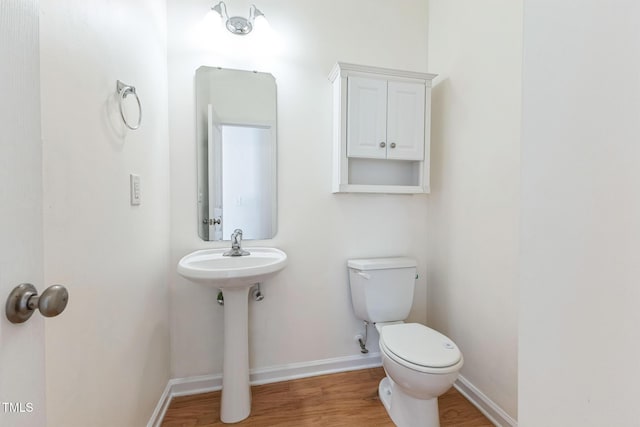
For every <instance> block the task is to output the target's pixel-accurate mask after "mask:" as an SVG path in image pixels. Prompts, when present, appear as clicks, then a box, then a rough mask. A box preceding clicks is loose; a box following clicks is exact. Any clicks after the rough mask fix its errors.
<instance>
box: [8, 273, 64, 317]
mask: <svg viewBox="0 0 640 427" xmlns="http://www.w3.org/2000/svg"><path fill="white" fill-rule="evenodd" d="M68 302H69V292H67V289H66V288H65V287H64V286H62V285H53V286H49V287H48V288H47V289H45V290H44V292H43V293H42V295H38V291H37V289H36V287H35V286H33V285H32V284H31V283H22V284H20V285H18V286H16V287H15V288H14V289H13V291H11V293H10V294H9V298H7V305H6V306H5V310H6V315H7V319H9V321H10V322H11V323H23V322H26V321H27V320H29V318H30V317H31V315H32V314H33V312H34V311H35V309H36V308H37V309H38V310H40V313H41V314H42V315H43V316H45V317H53V316H57V315H58V314H60V313H62V312H63V311H64V309H65V308H66V307H67V303H68Z"/></svg>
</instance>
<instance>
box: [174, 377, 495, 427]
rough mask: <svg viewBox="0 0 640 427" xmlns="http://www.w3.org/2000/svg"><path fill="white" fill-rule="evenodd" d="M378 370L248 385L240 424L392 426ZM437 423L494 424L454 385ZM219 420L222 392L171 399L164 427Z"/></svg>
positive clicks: (444, 426)
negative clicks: (245, 415) (247, 406)
mask: <svg viewBox="0 0 640 427" xmlns="http://www.w3.org/2000/svg"><path fill="white" fill-rule="evenodd" d="M383 377H384V370H383V369H382V368H373V369H364V370H360V371H352V372H345V373H340V374H332V375H323V376H318V377H311V378H303V379H299V380H294V381H287V382H281V383H274V384H265V385H260V386H254V387H252V388H251V393H252V405H251V416H249V418H247V419H246V420H244V421H241V422H239V423H236V424H235V425H238V426H254V427H264V426H282V427H289V426H290V427H300V426H321V427H353V426H366V427H378V426H379V427H393V422H391V419H390V418H389V416H388V415H387V412H386V411H385V409H384V407H383V406H382V403H381V402H380V400H379V398H378V383H379V382H380V380H381V379H382V378H383ZM438 404H439V407H440V424H441V427H454V426H455V427H491V426H492V425H493V424H491V422H489V420H488V419H487V418H485V417H484V415H482V413H481V412H480V411H478V409H476V407H475V406H473V405H472V404H471V403H469V401H467V400H466V399H465V398H464V397H463V396H462V395H461V394H460V393H458V392H457V391H456V390H455V389H453V388H452V389H451V390H449V391H448V392H447V393H445V394H444V395H442V396H441V397H440V399H439V402H438ZM222 425H226V424H224V423H222V422H221V421H220V392H219V391H218V392H213V393H203V394H198V395H194V396H184V397H177V398H175V399H173V401H172V402H171V405H170V406H169V409H168V410H167V413H166V415H165V417H164V420H163V422H162V427H213V426H222Z"/></svg>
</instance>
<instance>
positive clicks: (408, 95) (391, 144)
mask: <svg viewBox="0 0 640 427" xmlns="http://www.w3.org/2000/svg"><path fill="white" fill-rule="evenodd" d="M425 91H426V86H425V85H424V83H412V82H392V81H390V82H389V93H388V97H389V106H388V111H387V147H388V148H387V158H388V159H400V160H423V158H424V118H425V111H424V109H425V103H424V101H425Z"/></svg>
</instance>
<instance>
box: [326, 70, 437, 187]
mask: <svg viewBox="0 0 640 427" xmlns="http://www.w3.org/2000/svg"><path fill="white" fill-rule="evenodd" d="M435 77H436V75H435V74H428V73H417V72H411V71H401V70H392V69H387V68H379V67H368V66H362V65H355V64H347V63H342V62H339V63H337V64H336V66H335V67H334V69H333V71H332V72H331V74H330V76H329V80H331V82H332V83H333V100H334V101H333V102H334V105H333V108H334V171H333V192H334V193H342V192H352V193H357V192H361V193H406V194H411V193H428V192H429V133H430V116H431V81H432V80H433V79H434V78H435Z"/></svg>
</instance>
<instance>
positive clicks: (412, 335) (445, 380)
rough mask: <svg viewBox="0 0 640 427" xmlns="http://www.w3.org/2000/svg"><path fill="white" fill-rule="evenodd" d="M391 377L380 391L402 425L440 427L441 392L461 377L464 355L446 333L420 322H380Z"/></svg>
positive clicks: (384, 362)
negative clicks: (439, 398)
mask: <svg viewBox="0 0 640 427" xmlns="http://www.w3.org/2000/svg"><path fill="white" fill-rule="evenodd" d="M376 328H377V329H378V331H379V332H380V342H379V345H380V353H381V357H382V366H383V367H384V370H385V373H386V374H387V377H385V378H384V379H383V380H382V381H381V382H380V386H379V387H378V395H379V396H380V400H381V401H382V404H383V405H384V407H385V409H386V410H387V413H388V414H389V416H390V417H391V420H392V421H393V422H394V423H395V424H396V425H397V426H400V427H405V426H406V427H413V426H416V427H418V426H420V427H437V426H439V425H440V421H439V417H438V396H440V395H442V394H443V393H444V392H446V391H447V390H448V389H449V388H451V386H452V385H453V383H454V382H455V380H456V378H457V377H458V371H459V370H460V368H461V367H462V364H463V357H462V354H461V353H460V350H459V349H458V348H457V346H456V345H455V344H454V343H453V342H452V341H451V340H450V339H449V338H447V337H446V336H444V335H442V334H441V333H439V332H437V331H434V330H433V329H430V328H428V327H426V326H424V325H421V324H418V323H400V324H398V323H394V324H392V325H388V326H385V325H384V324H382V325H378V324H376Z"/></svg>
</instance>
